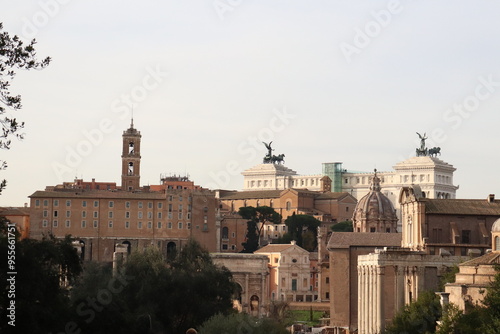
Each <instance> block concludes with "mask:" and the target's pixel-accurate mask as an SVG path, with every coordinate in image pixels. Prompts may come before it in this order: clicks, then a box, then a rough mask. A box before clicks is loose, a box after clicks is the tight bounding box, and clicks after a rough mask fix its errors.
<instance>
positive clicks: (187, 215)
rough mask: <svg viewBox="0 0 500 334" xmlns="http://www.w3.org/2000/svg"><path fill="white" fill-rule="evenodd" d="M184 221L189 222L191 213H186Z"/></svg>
mask: <svg viewBox="0 0 500 334" xmlns="http://www.w3.org/2000/svg"><path fill="white" fill-rule="evenodd" d="M186 219H187V220H190V219H191V212H188V213H187V214H186Z"/></svg>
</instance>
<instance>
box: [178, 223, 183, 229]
mask: <svg viewBox="0 0 500 334" xmlns="http://www.w3.org/2000/svg"><path fill="white" fill-rule="evenodd" d="M177 228H178V229H179V230H180V229H182V222H179V224H178V226H177Z"/></svg>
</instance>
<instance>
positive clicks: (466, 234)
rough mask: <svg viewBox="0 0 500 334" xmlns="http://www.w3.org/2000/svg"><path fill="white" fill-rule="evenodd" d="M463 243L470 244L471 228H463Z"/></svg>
mask: <svg viewBox="0 0 500 334" xmlns="http://www.w3.org/2000/svg"><path fill="white" fill-rule="evenodd" d="M462 243H463V244H470V230H462Z"/></svg>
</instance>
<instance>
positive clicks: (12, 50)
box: [0, 22, 50, 193]
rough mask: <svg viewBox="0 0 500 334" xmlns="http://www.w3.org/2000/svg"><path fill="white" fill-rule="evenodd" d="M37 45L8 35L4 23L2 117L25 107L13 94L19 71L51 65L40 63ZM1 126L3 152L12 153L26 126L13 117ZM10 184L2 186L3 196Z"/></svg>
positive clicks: (0, 47)
mask: <svg viewBox="0 0 500 334" xmlns="http://www.w3.org/2000/svg"><path fill="white" fill-rule="evenodd" d="M35 44H36V41H35V40H34V39H33V40H32V41H31V42H30V43H29V44H27V45H25V44H24V43H23V42H22V41H21V39H20V38H19V37H18V36H16V35H14V36H10V35H9V33H8V32H6V31H3V24H2V23H1V22H0V102H1V103H0V116H2V115H4V114H5V113H6V108H9V109H11V110H14V111H16V110H19V109H21V107H22V104H21V96H20V95H11V93H10V91H9V87H10V84H11V81H12V80H13V79H14V77H15V75H16V71H17V70H21V69H23V70H31V69H42V68H44V67H46V66H47V65H48V64H49V63H50V57H47V58H45V59H43V60H41V61H38V60H37V58H36V52H35ZM3 105H5V107H4V106H3ZM0 123H1V125H2V132H1V133H0V148H1V149H9V148H10V144H11V140H10V138H11V137H12V136H14V137H16V138H18V139H22V138H23V134H20V133H19V130H21V129H22V128H23V127H24V122H19V121H18V120H17V119H16V118H12V117H10V116H2V118H0ZM6 167H7V163H6V162H5V161H3V160H0V169H5V168H6ZM6 184H7V181H6V180H3V181H1V182H0V193H1V192H2V190H3V189H4V188H5V186H6Z"/></svg>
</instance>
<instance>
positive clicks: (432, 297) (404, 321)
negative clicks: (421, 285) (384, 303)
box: [385, 291, 441, 334]
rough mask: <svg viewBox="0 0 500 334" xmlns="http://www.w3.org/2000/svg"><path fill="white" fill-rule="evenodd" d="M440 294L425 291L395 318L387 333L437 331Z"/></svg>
mask: <svg viewBox="0 0 500 334" xmlns="http://www.w3.org/2000/svg"><path fill="white" fill-rule="evenodd" d="M438 298H439V297H438V296H437V295H436V294H435V293H434V292H431V291H425V292H423V293H421V294H420V295H419V296H418V299H417V300H416V301H414V302H412V303H410V304H409V305H406V306H405V307H404V308H403V309H402V310H401V311H399V312H398V313H397V314H396V315H395V316H394V318H393V320H392V323H391V324H389V325H388V326H387V328H386V330H385V334H399V333H407V334H426V333H434V332H435V331H436V323H437V321H438V320H439V318H440V317H441V305H440V304H439V300H438Z"/></svg>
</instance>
